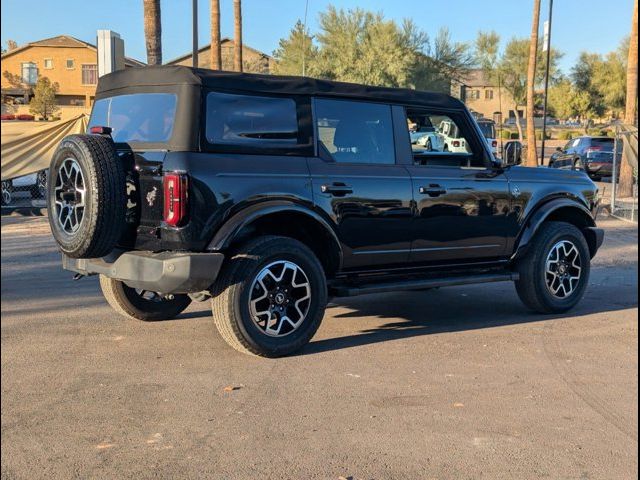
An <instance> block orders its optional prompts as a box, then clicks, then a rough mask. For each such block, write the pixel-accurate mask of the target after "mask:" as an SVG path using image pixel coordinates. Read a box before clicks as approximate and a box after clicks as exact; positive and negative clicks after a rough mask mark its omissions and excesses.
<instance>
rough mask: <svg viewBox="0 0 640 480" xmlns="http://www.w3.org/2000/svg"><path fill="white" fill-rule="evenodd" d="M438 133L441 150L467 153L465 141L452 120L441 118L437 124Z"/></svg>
mask: <svg viewBox="0 0 640 480" xmlns="http://www.w3.org/2000/svg"><path fill="white" fill-rule="evenodd" d="M438 133H439V134H440V136H441V137H442V140H443V143H444V145H443V146H442V151H443V152H453V153H469V151H468V150H467V141H466V140H465V138H464V137H463V136H461V135H460V129H459V128H458V126H457V125H456V124H455V123H453V121H452V120H443V121H442V122H440V125H439V126H438Z"/></svg>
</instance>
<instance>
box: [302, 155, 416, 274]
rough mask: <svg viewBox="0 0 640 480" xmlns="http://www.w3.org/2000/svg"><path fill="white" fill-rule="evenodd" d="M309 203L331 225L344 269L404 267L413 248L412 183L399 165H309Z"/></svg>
mask: <svg viewBox="0 0 640 480" xmlns="http://www.w3.org/2000/svg"><path fill="white" fill-rule="evenodd" d="M309 170H310V171H311V178H312V185H313V197H314V202H315V204H316V206H317V207H319V208H321V209H323V210H324V211H325V212H326V213H327V214H328V215H329V216H330V217H331V218H332V220H333V221H334V222H335V225H336V231H337V233H338V237H339V239H340V242H341V243H342V248H343V252H344V259H343V266H344V268H346V269H349V268H361V267H365V266H372V267H374V266H380V265H389V264H403V263H406V262H407V261H408V260H409V249H410V246H411V231H410V228H409V225H410V224H411V217H412V212H411V180H410V178H409V174H408V173H407V171H406V169H405V168H404V167H403V166H401V165H354V164H340V163H335V162H325V161H323V160H321V159H319V158H310V159H309Z"/></svg>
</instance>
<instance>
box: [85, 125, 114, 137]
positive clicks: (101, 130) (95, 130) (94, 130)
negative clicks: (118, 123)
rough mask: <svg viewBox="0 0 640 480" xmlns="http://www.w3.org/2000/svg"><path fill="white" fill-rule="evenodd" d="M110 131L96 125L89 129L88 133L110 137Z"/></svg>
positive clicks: (109, 128)
mask: <svg viewBox="0 0 640 480" xmlns="http://www.w3.org/2000/svg"><path fill="white" fill-rule="evenodd" d="M112 131H113V130H112V129H111V127H103V126H100V125H96V126H94V127H91V128H90V129H89V133H93V134H94V135H111V132H112Z"/></svg>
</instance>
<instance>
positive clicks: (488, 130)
mask: <svg viewBox="0 0 640 480" xmlns="http://www.w3.org/2000/svg"><path fill="white" fill-rule="evenodd" d="M478 126H479V127H480V131H481V132H482V134H483V135H484V138H491V139H494V138H496V127H495V125H494V124H493V123H489V122H479V123H478Z"/></svg>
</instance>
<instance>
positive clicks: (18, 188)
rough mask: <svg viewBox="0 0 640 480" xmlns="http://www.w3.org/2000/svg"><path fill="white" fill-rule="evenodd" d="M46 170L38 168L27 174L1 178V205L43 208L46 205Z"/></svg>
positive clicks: (47, 176) (47, 178)
mask: <svg viewBox="0 0 640 480" xmlns="http://www.w3.org/2000/svg"><path fill="white" fill-rule="evenodd" d="M47 172H48V171H47V170H40V171H39V172H34V173H31V174H29V175H23V176H20V177H16V178H11V179H5V180H2V207H3V209H4V208H7V209H10V208H25V207H27V208H29V207H32V208H43V207H46V195H47V182H48V181H49V175H48V173H47Z"/></svg>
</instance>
